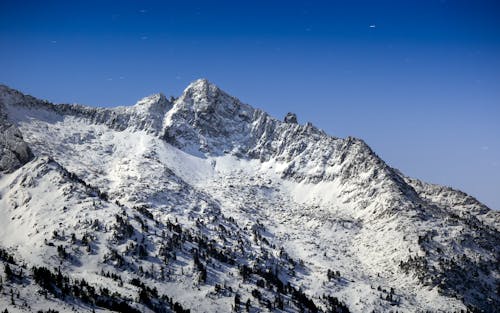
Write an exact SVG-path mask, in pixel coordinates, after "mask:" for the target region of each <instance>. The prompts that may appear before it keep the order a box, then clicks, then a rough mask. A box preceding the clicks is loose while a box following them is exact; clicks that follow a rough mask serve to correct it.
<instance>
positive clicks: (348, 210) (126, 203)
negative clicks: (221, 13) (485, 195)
mask: <svg viewBox="0 0 500 313" xmlns="http://www.w3.org/2000/svg"><path fill="white" fill-rule="evenodd" d="M0 113H2V115H1V119H0V122H1V123H0V126H1V127H3V128H2V133H1V134H0V149H1V150H0V152H1V154H0V161H1V162H0V165H1V166H2V169H4V170H3V171H4V172H6V173H7V174H5V175H4V176H2V177H0V214H1V215H2V216H3V218H2V220H1V225H0V247H1V248H2V249H3V250H1V251H0V252H1V253H0V260H1V262H0V263H1V264H3V265H2V266H3V267H5V266H7V265H8V264H10V265H9V266H10V267H11V268H12V269H13V271H14V272H15V273H14V274H16V275H17V277H16V275H14V276H12V275H10V278H7V277H4V279H3V281H4V283H3V291H2V290H1V289H0V308H2V307H4V306H7V307H8V308H9V312H10V311H11V310H12V311H15V310H22V308H21V306H20V304H19V303H24V302H26V305H27V306H29V307H31V309H38V308H44V309H45V308H49V307H51V306H52V307H53V308H56V309H59V310H61V311H67V310H70V309H71V308H72V307H78V310H83V311H85V310H92V309H93V308H95V309H97V310H113V309H114V310H119V309H118V305H122V306H123V307H122V308H121V309H120V310H122V311H131V310H135V309H137V310H140V311H148V312H149V311H157V312H165V311H166V312H169V311H176V310H177V311H179V310H180V307H182V308H189V309H191V310H192V311H194V312H214V311H224V312H226V311H231V310H244V309H246V307H247V301H248V307H249V309H250V310H254V311H255V310H264V311H265V310H282V311H290V312H299V311H312V312H313V311H318V310H323V311H332V312H347V310H349V311H352V312H367V311H370V312H371V311H376V312H387V311H396V310H397V311H399V312H416V311H433V312H434V311H436V312H444V311H446V312H453V311H460V310H466V309H467V308H469V309H470V310H479V311H481V310H482V311H484V312H494V311H495V308H496V307H498V305H500V298H499V295H498V293H497V290H498V286H499V281H500V273H499V270H498V264H499V263H498V260H499V259H500V234H499V223H500V216H499V214H498V212H497V211H492V210H490V209H489V208H487V207H486V206H484V205H483V204H481V203H480V202H479V201H477V200H476V199H474V198H472V197H470V196H468V195H467V194H465V193H463V192H460V191H456V190H453V189H450V188H447V187H442V186H437V185H431V184H427V183H424V182H421V181H419V180H416V179H412V178H408V177H406V176H405V175H403V174H402V173H401V172H400V171H398V170H396V169H393V168H391V167H390V166H388V165H387V164H386V163H385V162H384V161H383V160H381V159H380V158H379V157H378V156H377V155H376V154H375V153H374V152H373V151H372V150H371V148H370V147H369V146H368V145H367V144H366V143H365V142H364V141H362V140H361V139H357V138H353V137H347V138H337V137H333V136H330V135H328V134H326V133H325V132H324V131H322V130H320V129H318V128H316V127H314V126H313V125H312V124H310V123H307V124H305V125H299V124H298V123H297V121H296V116H294V115H287V118H285V121H284V122H282V121H279V120H277V119H275V118H273V117H271V116H269V115H268V114H267V113H265V112H263V111H262V110H258V109H254V108H253V107H251V106H249V105H247V104H244V103H242V102H241V101H239V100H238V99H237V98H235V97H233V96H230V95H228V94H227V93H225V92H224V91H222V90H221V89H220V88H218V87H217V86H215V85H214V84H212V83H210V82H209V81H207V80H205V79H200V80H197V81H195V82H193V83H192V84H190V85H189V86H188V87H187V88H186V90H185V91H184V92H183V94H182V95H181V96H180V97H178V98H177V99H174V100H172V101H170V100H167V99H166V98H165V96H164V95H162V94H156V95H152V96H149V97H146V98H144V99H142V100H140V101H139V102H138V103H137V104H136V105H134V106H129V107H117V108H106V109H104V108H91V107H86V106H83V105H68V104H62V105H54V104H51V103H48V102H46V101H42V100H38V99H36V98H33V97H31V96H27V95H23V94H21V93H19V92H17V91H15V90H12V89H9V88H7V87H5V86H2V87H1V88H0ZM31 151H32V152H31ZM32 154H33V155H34V158H33V157H32ZM4 160H6V161H4ZM2 251H3V252H2ZM10 255H12V256H13V257H14V259H15V262H14V263H15V264H14V263H12V259H11V258H10V257H8V256H10ZM23 264H26V266H25V267H23ZM33 266H35V267H37V270H35V269H33V270H30V269H31V268H32V267H33ZM10 267H9V268H10ZM40 267H46V268H48V269H50V270H52V271H53V274H54V275H55V276H54V277H57V275H59V274H58V273H59V272H60V273H61V275H63V276H64V277H65V278H64V279H62V283H60V282H58V283H57V284H55V285H54V284H52V285H50V284H49V285H44V283H43V279H42V278H41V274H40V273H45V275H46V276H50V274H47V272H44V271H43V270H39V269H38V268H40ZM23 268H24V270H23ZM54 268H56V271H54V270H53V269H54ZM19 272H23V273H24V274H22V275H21V274H20V273H19ZM42 276H43V275H42ZM82 279H84V280H85V281H86V283H88V284H89V286H90V287H85V286H86V285H85V284H83V286H84V287H82V288H83V289H79V288H76V287H75V285H78V286H82V283H81V280H82ZM51 286H53V288H52V287H51ZM89 288H90V289H89ZM92 288H94V289H92ZM103 288H106V289H107V291H106V290H104V289H103ZM6 290H13V292H19V293H20V297H19V299H20V300H17V302H16V300H15V299H14V302H16V304H15V305H12V303H11V302H12V301H11V298H10V293H9V292H7V291H6ZM36 290H40V292H41V293H42V294H39V293H37V292H36ZM71 290H73V291H71ZM92 290H94V293H92ZM44 292H45V293H47V292H48V294H47V297H45V296H42V295H43V293H44ZM82 294H83V295H85V296H82ZM162 295H163V296H162ZM176 302H178V304H177V306H176V304H175V303H176Z"/></svg>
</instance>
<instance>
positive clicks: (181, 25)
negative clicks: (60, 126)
mask: <svg viewBox="0 0 500 313" xmlns="http://www.w3.org/2000/svg"><path fill="white" fill-rule="evenodd" d="M270 2H271V1H266V2H259V1H199V2H197V1H189V2H186V1H156V2H155V1H94V2H93V1H64V2H63V1H46V2H45V3H42V2H41V1H33V2H30V1H23V2H22V4H21V2H20V1H6V0H3V1H1V2H0V83H3V84H6V85H9V86H11V87H13V88H16V89H19V90H21V91H23V92H26V93H29V94H32V95H34V96H37V97H40V98H44V99H48V100H51V101H54V102H78V103H83V104H88V105H94V106H115V105H128V104H133V103H134V102H135V101H136V100H138V99H139V98H141V97H143V96H145V95H148V94H151V93H155V92H160V91H161V92H163V93H165V94H166V95H179V94H180V93H181V92H182V90H183V89H184V88H185V87H186V86H187V84H188V83H189V82H191V81H192V80H194V79H197V78H200V77H205V78H208V79H209V80H210V81H212V82H214V83H216V84H217V85H219V86H220V87H221V88H222V89H224V90H226V91H228V92H229V93H231V94H233V95H235V96H237V97H239V98H240V99H241V100H242V101H244V102H246V103H249V104H251V105H253V106H255V107H258V108H261V109H263V110H265V111H267V112H269V113H270V114H272V115H273V116H276V117H278V118H282V117H283V116H284V115H285V114H286V112H288V111H293V112H296V113H297V115H298V117H299V121H300V122H306V121H311V122H313V124H315V125H317V126H318V127H320V128H322V129H324V130H325V131H327V132H328V133H330V134H332V135H335V136H339V137H344V136H348V135H353V136H356V137H360V138H362V139H364V140H365V141H366V142H367V143H368V144H369V145H371V146H372V148H373V149H374V150H375V151H376V152H377V154H379V155H380V156H381V157H382V158H383V159H384V160H386V161H387V162H388V163H389V165H391V166H394V167H396V168H399V169H400V170H402V171H403V172H404V173H406V174H408V175H410V176H414V177H417V178H420V179H423V180H426V181H429V182H433V183H439V184H443V185H447V186H452V187H455V188H459V189H461V190H463V191H465V192H467V193H470V194H471V195H473V196H475V197H477V198H478V199H479V200H480V201H482V202H484V203H485V204H487V205H489V206H490V207H492V208H495V209H500V4H498V2H497V1H472V0H471V1H460V0H454V1H451V0H450V1H422V0H421V1H402V0H400V1H300V2H299V1H295V2H294V1H272V3H270ZM370 25H372V26H375V27H370Z"/></svg>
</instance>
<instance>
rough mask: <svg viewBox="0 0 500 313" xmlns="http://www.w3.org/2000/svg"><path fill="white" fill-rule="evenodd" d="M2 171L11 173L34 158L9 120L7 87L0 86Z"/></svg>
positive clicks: (0, 151)
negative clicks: (5, 107) (6, 109)
mask: <svg viewBox="0 0 500 313" xmlns="http://www.w3.org/2000/svg"><path fill="white" fill-rule="evenodd" d="M0 94H3V95H4V96H3V97H2V98H0V173H11V172H13V171H14V170H16V169H18V168H19V167H21V166H22V165H24V164H26V163H27V162H28V161H30V160H31V159H32V158H33V154H32V153H31V150H30V148H29V147H28V145H27V144H26V142H24V140H23V136H22V134H21V132H20V131H19V129H18V128H17V127H16V126H15V125H13V124H12V123H10V122H9V120H8V118H7V114H6V112H5V109H4V105H3V103H4V102H6V99H5V97H6V92H5V87H3V86H0Z"/></svg>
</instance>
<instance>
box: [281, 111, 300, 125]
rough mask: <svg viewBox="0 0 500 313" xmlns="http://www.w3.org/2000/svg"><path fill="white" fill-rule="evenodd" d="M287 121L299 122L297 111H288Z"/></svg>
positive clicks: (291, 122)
mask: <svg viewBox="0 0 500 313" xmlns="http://www.w3.org/2000/svg"><path fill="white" fill-rule="evenodd" d="M284 122H285V123H290V124H298V122H297V115H296V114H295V113H291V112H288V113H287V114H286V116H285V119H284Z"/></svg>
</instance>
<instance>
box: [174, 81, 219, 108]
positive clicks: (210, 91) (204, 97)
mask: <svg viewBox="0 0 500 313" xmlns="http://www.w3.org/2000/svg"><path fill="white" fill-rule="evenodd" d="M221 94H225V93H224V92H223V91H222V90H221V89H220V88H219V87H218V86H216V85H215V84H213V83H211V82H209V81H208V80H207V79H205V78H200V79H197V80H195V81H194V82H192V83H191V84H189V85H188V86H187V87H186V89H185V90H184V92H183V93H182V96H181V98H191V99H193V100H194V101H204V102H206V101H209V100H211V99H214V98H217V97H218V96H220V95H221ZM225 95H226V94H225Z"/></svg>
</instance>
